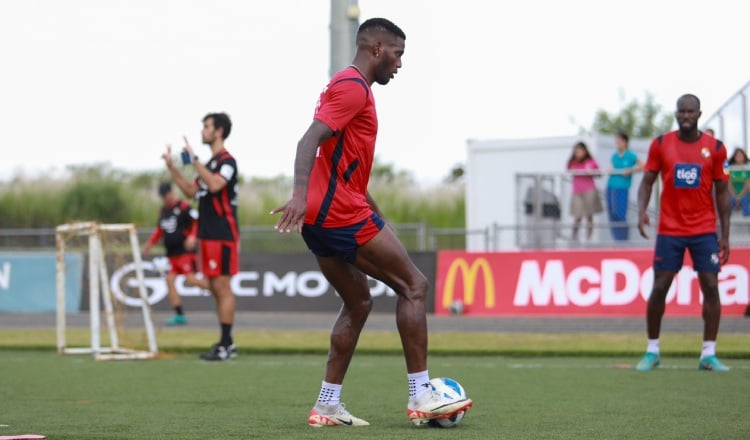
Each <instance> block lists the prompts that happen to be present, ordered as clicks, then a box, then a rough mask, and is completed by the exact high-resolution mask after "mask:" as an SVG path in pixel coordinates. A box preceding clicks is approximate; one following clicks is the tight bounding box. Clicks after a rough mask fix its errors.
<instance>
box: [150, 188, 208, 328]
mask: <svg viewBox="0 0 750 440" xmlns="http://www.w3.org/2000/svg"><path fill="white" fill-rule="evenodd" d="M159 196H161V198H162V202H163V205H162V207H161V208H160V209H159V223H158V224H157V225H156V227H155V228H154V232H153V233H152V234H151V237H150V238H149V239H148V241H147V242H146V243H145V244H144V245H143V255H144V256H145V255H148V254H149V252H151V248H152V247H153V246H154V245H155V244H156V243H158V242H159V240H161V239H162V238H164V249H165V250H166V251H167V258H169V272H168V273H167V275H166V277H165V281H166V283H167V296H168V297H169V302H170V303H171V304H172V307H173V308H174V311H175V315H174V316H173V317H172V319H170V320H169V321H167V325H184V324H187V318H185V313H184V311H183V310H182V299H181V298H180V295H179V294H178V293H177V288H176V287H175V278H177V275H184V276H185V283H186V284H188V285H191V286H197V287H200V288H201V289H208V281H207V280H205V279H199V278H197V277H196V276H195V272H196V270H197V268H196V261H197V254H196V251H197V245H198V239H197V237H196V235H197V233H198V221H197V218H198V213H197V212H196V211H195V209H193V208H191V207H190V204H189V203H188V202H186V201H184V200H180V199H179V198H178V197H177V196H176V195H175V193H174V191H172V185H171V184H170V183H169V182H162V183H161V184H160V185H159Z"/></svg>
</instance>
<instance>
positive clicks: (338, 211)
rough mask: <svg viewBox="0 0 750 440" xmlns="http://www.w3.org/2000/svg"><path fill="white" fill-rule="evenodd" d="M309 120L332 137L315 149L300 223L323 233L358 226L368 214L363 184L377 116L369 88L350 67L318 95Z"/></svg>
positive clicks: (367, 175) (368, 166)
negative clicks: (313, 120) (315, 152)
mask: <svg viewBox="0 0 750 440" xmlns="http://www.w3.org/2000/svg"><path fill="white" fill-rule="evenodd" d="M314 118H315V119H317V120H318V121H320V122H322V123H324V124H326V125H327V126H328V128H330V129H331V131H333V136H331V138H330V139H328V140H327V141H326V142H324V143H323V145H320V146H319V147H318V152H317V154H316V157H315V163H314V164H313V168H312V171H311V173H310V182H309V186H308V189H307V214H306V216H305V223H307V224H314V225H318V226H323V227H343V226H349V225H352V224H355V223H358V222H360V221H362V220H364V219H366V218H367V217H369V216H370V215H371V214H372V208H371V207H370V205H369V204H368V203H367V184H368V182H369V180H370V171H371V169H372V161H373V157H374V155H375V138H376V137H377V133H378V116H377V114H376V112H375V100H374V99H373V96H372V90H371V89H370V86H369V84H367V81H365V79H364V78H363V77H362V75H360V73H359V72H358V71H357V70H356V69H354V68H353V67H349V68H346V69H344V70H342V71H340V72H339V73H337V74H336V75H334V77H333V78H332V79H331V81H330V82H329V83H328V85H327V86H326V88H325V89H324V90H323V92H322V93H321V94H320V100H319V101H318V103H317V106H316V108H315V116H314Z"/></svg>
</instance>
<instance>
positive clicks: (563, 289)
mask: <svg viewBox="0 0 750 440" xmlns="http://www.w3.org/2000/svg"><path fill="white" fill-rule="evenodd" d="M652 262H653V250H651V249H627V250H583V251H534V252H529V251H524V252H486V253H483V252H463V251H443V252H439V253H438V258H437V273H436V284H435V295H436V297H435V314H437V315H448V314H451V307H452V306H453V307H461V308H462V309H463V313H464V314H467V315H473V316H645V313H646V301H647V299H648V296H649V294H650V293H651V286H652V284H653V268H652V267H651V266H652ZM749 273H750V248H733V249H732V251H731V255H730V259H729V263H728V264H727V265H725V266H724V267H722V269H721V272H720V273H719V293H720V295H721V303H722V314H723V315H724V316H741V315H743V314H744V312H745V308H746V307H747V304H748V280H749V279H750V276H749ZM666 314H667V315H671V316H700V315H701V293H700V287H699V285H698V277H697V274H696V273H695V271H693V269H692V262H691V261H690V258H689V256H688V255H686V256H685V263H684V265H683V267H682V270H681V271H680V272H678V273H677V274H676V275H675V278H674V281H673V282H672V287H671V289H670V292H669V295H668V296H667V311H666Z"/></svg>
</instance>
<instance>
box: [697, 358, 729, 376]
mask: <svg viewBox="0 0 750 440" xmlns="http://www.w3.org/2000/svg"><path fill="white" fill-rule="evenodd" d="M698 369H699V370H705V371H721V372H726V371H729V367H727V366H726V365H724V364H722V363H721V361H720V360H719V358H717V357H716V355H715V354H712V355H711V356H706V357H704V358H703V359H701V361H700V363H698Z"/></svg>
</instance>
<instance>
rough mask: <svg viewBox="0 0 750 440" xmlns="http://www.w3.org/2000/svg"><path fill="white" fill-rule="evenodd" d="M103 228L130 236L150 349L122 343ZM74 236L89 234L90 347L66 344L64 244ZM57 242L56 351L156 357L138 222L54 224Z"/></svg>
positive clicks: (119, 357)
mask: <svg viewBox="0 0 750 440" xmlns="http://www.w3.org/2000/svg"><path fill="white" fill-rule="evenodd" d="M101 232H121V233H127V234H128V235H129V237H130V247H131V250H132V255H133V262H134V263H135V274H136V280H137V282H138V293H139V294H140V298H141V300H142V301H141V304H142V306H141V310H142V312H143V322H144V326H145V329H146V335H147V337H148V351H144V350H134V349H129V348H123V347H121V346H120V342H119V338H118V335H117V327H116V323H115V313H114V307H113V305H112V294H111V291H110V287H109V275H108V271H107V264H106V261H105V255H104V249H103V248H102V240H101ZM71 236H86V237H88V253H89V260H88V263H89V268H88V269H89V316H90V328H91V344H90V346H88V347H68V346H67V344H66V337H65V336H66V319H65V314H66V308H65V245H66V238H67V237H71ZM55 243H56V248H57V264H56V272H57V280H56V281H57V352H58V353H60V354H91V355H93V357H94V359H96V360H127V359H153V358H155V357H156V356H157V355H158V354H159V349H158V347H157V345H156V335H155V333H154V324H153V321H152V320H151V306H150V305H149V303H148V298H147V292H146V287H145V283H144V275H143V260H142V258H141V249H140V245H139V243H138V235H137V234H136V229H135V225H133V224H132V223H123V224H100V223H97V222H77V223H68V224H64V225H59V226H57V228H55ZM100 300H101V301H102V302H103V303H104V310H103V311H104V317H105V320H106V325H107V329H108V330H109V342H110V345H109V346H108V347H102V343H101V337H100V334H101V321H102V319H101V313H102V307H101V304H100Z"/></svg>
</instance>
